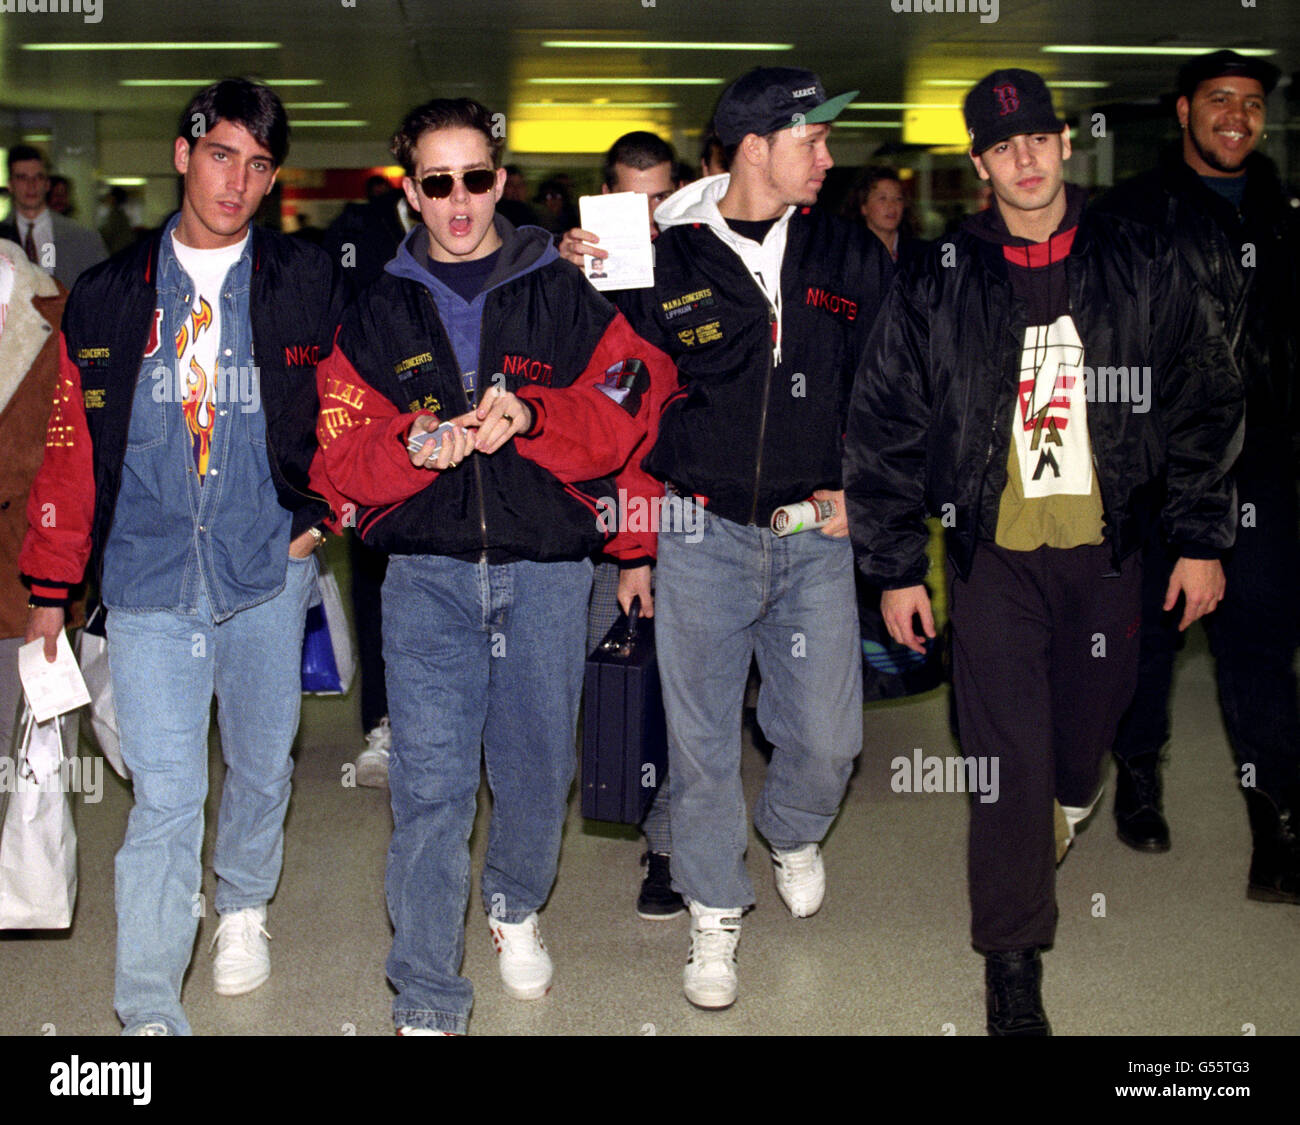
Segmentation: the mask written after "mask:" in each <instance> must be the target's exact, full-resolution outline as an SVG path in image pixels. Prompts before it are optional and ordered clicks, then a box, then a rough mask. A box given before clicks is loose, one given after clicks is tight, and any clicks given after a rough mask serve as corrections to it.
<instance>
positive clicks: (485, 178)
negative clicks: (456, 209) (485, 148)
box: [420, 168, 497, 199]
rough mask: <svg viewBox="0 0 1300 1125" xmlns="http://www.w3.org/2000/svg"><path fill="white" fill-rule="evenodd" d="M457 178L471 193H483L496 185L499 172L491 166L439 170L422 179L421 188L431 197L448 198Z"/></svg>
mask: <svg viewBox="0 0 1300 1125" xmlns="http://www.w3.org/2000/svg"><path fill="white" fill-rule="evenodd" d="M457 180H463V181H464V182H465V190H466V191H468V192H469V193H470V194H471V195H482V194H483V193H484V192H486V191H491V190H492V188H493V187H494V186H495V184H496V182H497V174H496V172H494V171H493V170H492V169H491V168H474V169H473V170H471V171H469V172H437V173H435V174H434V175H432V176H425V177H424V179H422V180H421V181H420V190H421V191H422V192H424V194H425V195H427V196H428V197H429V198H430V199H446V198H447V196H449V195H450V194H451V188H452V185H453V184H454V183H455V182H456V181H457Z"/></svg>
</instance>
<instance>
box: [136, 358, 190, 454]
mask: <svg viewBox="0 0 1300 1125" xmlns="http://www.w3.org/2000/svg"><path fill="white" fill-rule="evenodd" d="M164 370H165V369H164ZM168 374H170V373H168ZM169 384H170V379H167V378H164V379H157V378H154V377H153V376H152V375H151V374H150V372H149V370H148V369H147V368H146V369H144V370H142V371H141V372H140V377H139V379H138V380H137V382H136V390H135V401H134V402H133V403H132V404H131V425H130V428H129V429H128V430H127V435H126V448H127V449H128V450H129V451H130V452H132V453H138V452H140V451H141V450H145V449H154V448H156V447H157V446H160V445H162V444H164V443H165V442H166V440H167V413H168V411H169V410H171V409H173V408H174V409H177V410H179V409H180V407H179V405H177V404H176V403H173V402H171V401H170V396H169V395H168V394H167V393H165V392H166V390H167V389H168V386H169Z"/></svg>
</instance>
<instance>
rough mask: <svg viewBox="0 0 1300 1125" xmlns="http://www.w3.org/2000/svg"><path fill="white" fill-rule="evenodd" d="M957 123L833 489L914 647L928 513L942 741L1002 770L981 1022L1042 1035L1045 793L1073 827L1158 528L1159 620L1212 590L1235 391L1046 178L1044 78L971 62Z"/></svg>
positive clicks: (1158, 294)
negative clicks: (1150, 540)
mask: <svg viewBox="0 0 1300 1125" xmlns="http://www.w3.org/2000/svg"><path fill="white" fill-rule="evenodd" d="M965 110H966V122H967V127H968V129H969V132H970V137H971V160H972V161H973V162H974V164H975V168H976V171H977V172H978V173H979V176H980V178H981V179H982V180H987V181H989V182H990V183H991V184H992V187H993V192H994V205H993V206H992V207H990V208H989V209H987V210H986V211H983V212H980V213H979V214H978V215H975V216H972V217H971V218H969V219H967V220H966V222H965V223H964V224H963V227H962V228H961V229H960V230H959V231H958V232H957V234H956V235H955V237H954V238H953V240H952V242H951V243H950V244H949V247H948V248H945V247H944V246H943V245H939V246H935V247H932V248H931V249H930V251H928V252H927V254H926V255H925V256H924V257H923V258H921V259H920V260H919V261H918V262H917V263H916V265H915V266H914V267H913V268H910V269H909V270H908V271H907V272H906V273H905V274H903V275H902V277H901V279H900V282H899V284H897V285H896V286H895V287H894V289H893V290H892V291H891V293H890V297H889V299H888V301H887V302H886V305H885V308H884V310H883V311H882V312H881V316H880V320H879V322H878V323H877V325H876V330H875V332H874V333H873V335H872V339H871V342H870V344H869V346H868V349H867V355H866V358H865V360H864V363H863V366H862V368H861V370H860V371H859V373H858V378H857V382H856V385H855V387H854V392H853V401H852V405H851V408H850V411H849V423H848V438H847V452H846V462H845V488H846V492H847V499H848V510H849V523H850V528H851V530H852V534H853V540H854V546H855V547H856V548H857V550H858V552H859V565H861V566H862V568H863V571H864V573H865V574H866V575H867V577H868V578H869V579H870V580H871V581H872V582H874V583H876V584H877V585H879V586H881V587H882V588H883V589H884V591H885V593H884V595H883V598H882V601H881V612H882V615H883V616H884V619H885V622H886V625H887V626H888V627H889V630H890V634H891V636H893V638H894V639H895V640H896V641H898V642H900V643H902V644H905V645H907V646H909V647H910V648H913V649H914V650H916V651H918V652H919V651H923V648H922V646H923V638H922V636H921V635H920V634H919V633H918V632H917V630H916V627H915V619H917V618H919V620H920V623H921V633H924V634H925V635H927V636H933V635H934V623H933V617H932V614H931V610H930V600H929V597H928V595H927V593H926V588H925V586H924V585H923V580H924V578H925V575H926V571H927V569H928V564H927V558H926V544H927V539H928V536H927V531H926V526H925V522H924V520H925V516H926V514H927V511H929V512H932V513H934V514H939V513H940V512H943V513H946V514H947V515H948V516H950V517H951V518H950V521H949V526H950V529H949V531H948V538H947V548H948V558H949V564H950V574H951V579H952V587H951V596H950V599H949V603H948V608H949V615H950V620H951V622H952V627H953V660H952V663H953V688H954V692H955V701H956V706H957V716H958V725H959V729H960V736H961V744H962V750H963V752H964V753H965V755H966V756H967V758H968V760H970V761H971V764H972V765H976V764H981V765H982V764H983V763H984V762H989V763H990V765H989V766H988V772H989V773H991V772H992V765H991V763H992V762H993V761H994V760H996V762H997V764H998V767H999V775H1000V779H1001V784H1000V792H999V793H998V794H997V795H996V797H994V798H993V799H990V800H984V799H979V800H975V801H973V802H972V803H971V806H970V808H971V818H970V849H969V883H970V897H971V912H972V924H971V931H972V938H973V944H974V946H975V948H976V949H977V950H978V951H979V952H981V953H983V954H984V955H985V958H986V971H985V982H986V997H987V1004H988V1030H989V1032H990V1034H993V1035H1045V1034H1048V1032H1049V1026H1048V1022H1047V1016H1046V1014H1045V1013H1044V1011H1043V1007H1042V1000H1041V994H1040V982H1041V972H1042V967H1041V962H1040V960H1039V952H1040V950H1042V949H1044V948H1046V947H1048V946H1050V945H1051V944H1052V941H1053V938H1054V936H1055V929H1056V903H1055V859H1056V854H1055V843H1056V842H1055V838H1054V835H1055V834H1054V813H1053V810H1054V801H1055V802H1059V804H1060V805H1061V806H1064V807H1065V808H1066V811H1067V815H1069V816H1070V818H1071V819H1072V820H1076V821H1077V819H1081V818H1082V817H1083V816H1085V815H1086V813H1087V812H1088V811H1089V808H1090V806H1091V805H1092V804H1093V803H1094V802H1095V800H1096V794H1097V789H1098V778H1099V774H1100V765H1101V760H1102V756H1103V754H1104V753H1105V750H1106V748H1107V747H1108V746H1109V745H1110V742H1111V739H1112V738H1113V736H1114V731H1115V726H1116V724H1117V723H1118V721H1119V717H1120V715H1121V713H1122V712H1123V710H1124V708H1125V706H1126V705H1127V704H1128V701H1129V698H1130V697H1131V695H1132V692H1133V684H1134V677H1135V674H1136V668H1137V650H1138V639H1137V630H1138V620H1139V586H1140V566H1139V561H1140V556H1139V554H1138V551H1139V548H1140V547H1141V545H1142V543H1143V541H1144V540H1145V538H1146V536H1147V534H1148V531H1149V529H1150V528H1151V526H1152V525H1153V524H1154V523H1155V522H1156V520H1157V519H1158V520H1160V522H1161V523H1162V524H1163V527H1164V530H1165V533H1166V534H1167V535H1168V536H1169V538H1170V540H1171V541H1172V542H1173V543H1175V544H1176V545H1177V552H1178V554H1179V555H1180V556H1181V557H1180V558H1179V560H1178V562H1177V564H1176V565H1175V566H1174V569H1173V574H1172V576H1171V578H1170V580H1169V583H1168V586H1167V591H1166V597H1167V601H1168V604H1169V605H1170V606H1172V605H1173V604H1174V602H1175V601H1176V600H1177V599H1178V598H1179V597H1180V596H1182V597H1183V598H1184V599H1185V607H1184V611H1183V615H1182V627H1184V628H1186V626H1187V625H1189V624H1190V623H1191V622H1192V621H1193V620H1195V619H1196V618H1197V617H1199V616H1200V615H1201V614H1203V613H1205V612H1207V611H1208V610H1210V609H1211V608H1213V606H1214V604H1215V603H1216V602H1217V601H1218V599H1219V597H1221V596H1222V592H1223V573H1222V569H1221V567H1220V565H1219V563H1218V561H1217V559H1216V556H1217V555H1218V554H1220V553H1221V552H1222V551H1223V550H1225V549H1226V548H1227V547H1228V546H1229V545H1230V544H1231V542H1232V534H1233V510H1232V487H1231V484H1230V483H1229V482H1228V480H1227V478H1226V470H1227V466H1228V464H1229V463H1230V462H1231V453H1230V452H1229V451H1230V450H1231V449H1232V448H1233V446H1234V442H1235V440H1236V435H1237V432H1238V429H1239V425H1240V420H1241V402H1240V398H1241V392H1240V384H1239V381H1238V380H1237V379H1236V377H1235V372H1234V370H1233V367H1232V365H1231V363H1230V362H1229V361H1228V357H1227V349H1226V346H1225V345H1224V343H1223V341H1222V339H1221V338H1220V337H1219V336H1217V335H1216V334H1214V332H1213V331H1212V329H1211V327H1210V320H1209V318H1208V316H1207V315H1206V310H1205V308H1204V306H1203V304H1202V302H1201V297H1200V294H1199V292H1198V291H1197V289H1196V286H1195V283H1194V281H1193V280H1192V278H1191V277H1190V276H1188V275H1187V274H1186V273H1185V272H1184V271H1183V269H1182V268H1181V266H1180V263H1179V262H1178V259H1177V258H1176V256H1175V255H1174V254H1173V253H1172V251H1171V250H1170V248H1169V247H1168V246H1167V245H1166V244H1165V243H1163V242H1162V241H1161V240H1160V239H1159V238H1158V237H1157V236H1156V235H1155V234H1154V233H1153V232H1151V231H1149V230H1148V229H1146V228H1144V227H1141V226H1140V225H1138V224H1136V223H1130V222H1127V221H1124V220H1119V219H1112V218H1109V217H1106V218H1099V217H1097V216H1094V215H1093V214H1091V213H1085V212H1084V206H1083V205H1084V200H1085V193H1084V191H1083V190H1082V189H1079V188H1075V187H1073V186H1071V185H1067V184H1066V183H1065V182H1064V178H1063V164H1064V161H1065V160H1066V159H1068V158H1069V155H1070V138H1069V128H1068V126H1066V124H1065V123H1064V122H1063V121H1061V120H1060V119H1059V118H1058V117H1057V115H1056V112H1055V110H1054V109H1053V108H1052V102H1051V96H1050V95H1049V93H1048V91H1047V88H1046V86H1045V85H1044V84H1043V80H1042V79H1041V78H1039V76H1038V75H1036V74H1034V73H1032V72H1030V71H1025V70H1016V69H1009V70H999V71H995V72H994V73H992V74H990V75H989V76H988V77H986V78H984V79H983V80H982V81H980V82H979V83H978V84H977V85H976V86H975V88H974V89H973V90H972V91H971V92H970V94H969V95H968V97H967V99H966V106H965ZM1112 365H1124V366H1125V368H1126V369H1127V370H1138V371H1139V374H1140V373H1141V372H1143V371H1145V372H1150V373H1154V375H1153V379H1154V383H1155V388H1154V392H1153V389H1152V388H1151V386H1150V385H1147V386H1145V388H1143V386H1142V381H1141V379H1140V378H1139V379H1138V380H1137V381H1136V384H1135V386H1136V390H1137V391H1138V393H1137V394H1132V393H1129V392H1130V391H1131V389H1132V388H1131V387H1130V386H1129V384H1128V383H1127V382H1126V383H1125V384H1124V385H1123V386H1122V388H1121V387H1119V386H1118V383H1119V380H1118V378H1117V377H1113V378H1112V379H1111V380H1110V385H1109V386H1108V387H1107V391H1108V392H1109V393H1104V394H1103V393H1102V392H1101V390H1100V388H1101V386H1102V385H1103V384H1102V383H1101V381H1100V376H1101V375H1103V374H1104V373H1111V374H1112V376H1113V373H1114V372H1115V370H1116V368H1115V367H1114V366H1112ZM1127 370H1126V373H1127ZM1121 389H1122V391H1123V392H1125V393H1123V394H1116V393H1115V392H1116V391H1117V390H1121ZM1160 497H1163V498H1164V499H1163V505H1161V504H1160V502H1159V498H1160ZM984 772H985V770H984V769H981V770H980V774H981V775H983V774H984ZM1071 827H1072V826H1071Z"/></svg>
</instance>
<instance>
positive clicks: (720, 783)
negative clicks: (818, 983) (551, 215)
mask: <svg viewBox="0 0 1300 1125" xmlns="http://www.w3.org/2000/svg"><path fill="white" fill-rule="evenodd" d="M852 97H853V94H841V95H840V96H839V97H836V98H831V99H828V98H827V97H826V94H825V92H824V91H823V89H822V85H821V82H820V81H819V80H818V78H817V76H816V75H815V74H813V73H812V72H811V71H807V70H797V69H793V68H770V69H756V70H754V71H751V72H750V73H749V74H747V75H745V76H744V77H742V78H740V79H738V80H737V81H736V82H734V83H733V84H732V85H731V86H730V87H728V88H727V90H726V91H725V92H724V93H723V95H722V98H721V100H720V101H719V103H718V107H717V110H716V113H715V116H714V126H715V128H716V130H717V133H718V137H719V139H720V140H721V142H722V144H723V145H724V146H725V147H726V148H727V150H728V153H729V155H731V156H732V159H731V163H730V167H731V172H730V174H729V175H723V176H711V177H709V178H707V179H704V180H700V181H697V182H696V183H694V184H691V185H689V186H687V187H685V188H683V189H682V190H680V191H679V192H677V193H676V194H675V195H674V196H672V198H671V199H669V200H668V201H667V202H666V203H664V204H662V205H661V206H660V207H659V208H658V209H657V210H656V212H655V221H656V223H657V224H658V226H659V229H660V232H661V233H660V235H659V238H658V240H657V242H656V243H655V248H656V261H655V279H654V287H653V288H652V289H646V290H641V291H640V299H639V300H637V301H635V302H633V301H628V302H625V303H624V304H623V308H624V311H625V312H626V313H627V315H628V317H629V319H630V320H631V321H632V324H633V326H634V327H635V328H636V330H637V331H638V332H639V333H641V334H642V335H643V336H645V337H646V339H648V340H651V341H652V342H654V343H656V344H658V345H659V346H660V347H662V348H664V350H666V351H667V352H668V353H669V354H670V355H671V356H672V357H673V359H674V360H675V361H676V363H677V368H678V373H679V375H678V378H679V390H678V392H677V393H676V394H675V395H674V396H673V398H672V399H670V402H669V406H668V408H667V410H666V412H665V413H664V416H663V420H662V421H661V423H660V427H659V437H658V440H657V442H656V444H655V447H654V449H653V450H652V451H651V453H650V455H649V456H648V457H647V458H646V459H645V462H644V465H645V468H646V469H647V470H648V471H649V472H651V473H652V474H654V475H655V476H656V477H658V478H660V479H661V480H663V481H665V482H667V484H668V487H669V488H670V489H671V490H672V491H673V492H674V493H676V494H677V495H678V496H680V498H681V501H682V502H684V503H690V504H699V505H701V506H702V509H703V510H702V512H701V513H700V514H701V520H700V522H699V523H697V522H696V521H695V520H691V521H689V523H688V521H685V520H683V521H681V523H682V525H683V526H682V527H680V528H677V529H669V528H666V527H665V526H664V524H663V522H662V521H661V524H660V529H659V544H658V545H659V556H658V557H659V563H658V576H657V578H658V582H657V588H656V590H655V602H656V618H657V622H658V624H657V626H656V644H657V647H658V651H659V667H660V673H661V675H662V677H663V681H664V708H665V711H666V714H667V718H668V740H669V774H670V776H671V778H672V793H671V811H672V835H673V856H672V877H673V886H674V888H675V889H676V890H677V891H679V892H680V893H681V894H683V895H684V896H685V897H686V898H687V899H689V900H690V907H691V953H690V957H689V959H688V962H687V965H686V972H685V976H684V988H685V992H686V997H687V999H688V1000H690V1001H691V1002H692V1003H694V1004H696V1005H697V1006H699V1007H704V1008H725V1007H727V1006H728V1005H729V1004H731V1003H732V1002H733V1001H734V1000H735V997H736V991H737V981H736V970H735V964H734V961H735V950H736V942H737V940H738V939H739V935H740V915H741V913H742V911H743V910H744V909H745V907H747V906H749V905H750V904H751V903H753V901H754V890H753V886H752V885H751V883H750V880H749V876H748V875H747V874H746V871H745V861H744V856H745V848H746V844H747V843H748V837H749V832H748V825H747V823H746V816H745V797H744V792H743V791H742V789H741V783H740V749H741V739H740V714H741V704H742V702H743V697H744V692H745V678H746V674H747V672H748V669H749V663H750V657H751V655H753V656H755V657H756V658H757V660H758V665H759V671H760V672H761V673H762V677H763V685H762V690H761V691H760V694H759V700H758V720H759V723H760V724H761V725H762V727H763V730H764V732H765V733H766V735H767V737H768V738H769V739H770V740H771V741H772V743H773V745H774V749H773V753H772V763H771V766H770V768H769V769H768V773H767V779H766V782H765V785H764V788H763V794H762V796H761V797H760V798H759V801H758V804H757V806H756V808H755V810H754V825H755V827H756V828H757V829H758V831H759V832H761V833H762V834H763V836H764V837H765V838H766V840H767V842H768V844H769V845H770V846H771V848H772V858H773V862H774V865H775V868H776V883H777V889H778V891H779V893H780V894H781V897H782V899H783V900H784V901H785V903H786V905H787V906H788V907H789V909H790V911H791V913H792V914H794V915H795V917H805V916H807V915H810V914H813V913H815V912H816V911H817V909H818V908H819V907H820V906H821V903H822V895H823V892H824V889H825V874H824V869H823V866H822V859H821V854H820V850H819V844H820V841H821V840H822V838H823V836H825V834H826V831H827V830H828V829H829V828H830V825H831V822H832V820H834V818H835V815H836V813H837V812H838V811H839V806H840V801H841V800H842V799H843V796H844V789H845V786H846V784H847V782H848V777H849V771H850V769H851V768H852V764H853V759H854V758H855V757H856V756H857V754H858V752H859V751H860V750H861V748H862V666H861V657H860V655H859V648H858V644H859V642H858V630H857V618H856V614H855V613H854V612H853V608H852V607H853V605H854V584H853V557H852V551H851V548H850V546H849V542H848V538H847V536H848V525H847V523H846V521H845V518H844V511H843V508H844V505H843V492H842V491H841V488H842V486H841V482H840V473H841V469H840V462H841V454H842V447H843V442H842V438H841V435H842V434H843V432H844V410H845V407H846V405H847V400H848V393H849V388H850V386H851V383H852V378H853V371H854V368H855V365H856V363H857V360H858V356H859V355H860V353H861V350H862V347H863V346H864V344H865V342H866V336H867V333H868V331H869V330H870V326H871V323H872V321H873V320H874V319H875V314H876V310H877V308H878V307H879V305H880V301H881V299H882V296H883V291H884V288H885V284H886V282H887V280H888V278H889V275H890V272H891V266H890V263H889V259H888V255H887V253H886V252H885V250H884V248H883V246H881V244H880V242H879V240H878V239H875V238H868V237H867V236H866V235H865V232H863V231H861V230H854V229H853V228H851V227H850V226H849V225H848V224H847V223H844V222H843V221H841V220H838V219H835V218H832V217H830V216H828V215H825V214H823V213H822V212H820V211H818V210H817V209H816V208H815V207H814V206H813V204H814V203H816V201H817V194H818V192H819V191H820V190H821V186H822V182H823V181H824V179H825V177H826V172H827V171H828V170H829V169H830V167H831V166H832V164H833V161H832V160H831V157H830V153H829V152H828V150H827V147H826V140H827V134H828V133H829V131H830V122H831V121H833V120H834V119H835V117H836V116H837V115H838V114H839V113H840V111H841V110H842V109H843V108H844V106H845V105H847V104H848V102H849V101H850V100H851V98H852ZM809 497H818V498H820V499H823V500H826V501H829V502H830V503H832V504H834V509H835V514H834V518H833V519H832V520H831V522H830V523H828V524H827V525H826V526H825V527H824V528H823V529H821V530H819V531H805V532H802V533H800V534H795V535H788V536H786V537H785V538H778V537H776V536H775V535H774V534H773V532H772V531H771V530H770V528H769V521H770V520H771V517H772V513H773V512H774V511H775V510H776V509H777V508H779V507H781V506H782V505H785V504H790V503H794V502H798V501H802V500H805V499H807V498H809Z"/></svg>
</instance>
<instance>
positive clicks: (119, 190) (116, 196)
mask: <svg viewBox="0 0 1300 1125" xmlns="http://www.w3.org/2000/svg"><path fill="white" fill-rule="evenodd" d="M108 196H109V198H110V199H111V200H112V201H113V202H114V203H116V204H117V205H118V206H119V207H122V206H124V205H125V204H126V188H124V187H119V186H118V185H117V184H114V185H113V186H112V187H111V188H109V189H108Z"/></svg>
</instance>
